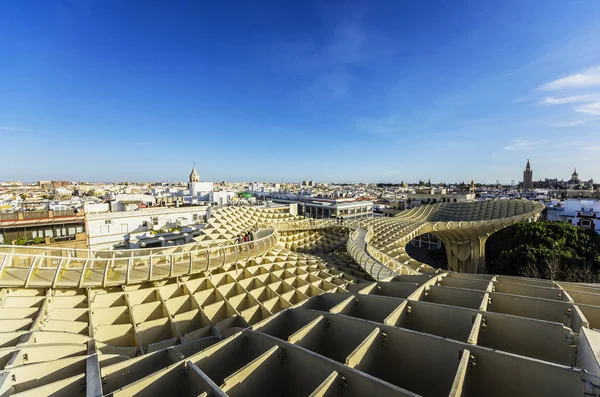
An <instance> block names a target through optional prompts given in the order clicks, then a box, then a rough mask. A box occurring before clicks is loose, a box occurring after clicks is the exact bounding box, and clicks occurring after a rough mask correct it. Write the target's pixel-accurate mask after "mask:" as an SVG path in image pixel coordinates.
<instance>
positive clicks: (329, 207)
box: [273, 198, 373, 219]
mask: <svg viewBox="0 0 600 397" xmlns="http://www.w3.org/2000/svg"><path fill="white" fill-rule="evenodd" d="M273 202H274V203H281V204H297V205H298V215H304V216H305V217H307V218H316V219H326V218H338V219H363V218H370V217H372V216H373V201H372V200H370V199H369V200H364V199H355V198H352V199H322V198H318V199H317V198H315V199H306V200H285V199H273Z"/></svg>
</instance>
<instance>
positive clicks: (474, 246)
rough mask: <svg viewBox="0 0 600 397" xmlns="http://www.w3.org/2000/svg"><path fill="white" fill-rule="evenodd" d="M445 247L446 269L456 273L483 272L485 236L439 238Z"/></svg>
mask: <svg viewBox="0 0 600 397" xmlns="http://www.w3.org/2000/svg"><path fill="white" fill-rule="evenodd" d="M441 240H442V241H443V243H444V246H445V247H446V256H447V258H448V270H451V271H454V272H458V273H475V274H477V273H485V271H486V268H485V242H486V240H487V236H485V237H481V236H478V237H475V238H471V239H469V240H455V239H449V238H441Z"/></svg>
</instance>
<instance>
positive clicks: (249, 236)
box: [235, 232, 254, 244]
mask: <svg viewBox="0 0 600 397" xmlns="http://www.w3.org/2000/svg"><path fill="white" fill-rule="evenodd" d="M250 241H254V233H252V232H246V233H241V234H240V235H238V236H237V237H236V238H235V243H236V244H241V243H248V242H250Z"/></svg>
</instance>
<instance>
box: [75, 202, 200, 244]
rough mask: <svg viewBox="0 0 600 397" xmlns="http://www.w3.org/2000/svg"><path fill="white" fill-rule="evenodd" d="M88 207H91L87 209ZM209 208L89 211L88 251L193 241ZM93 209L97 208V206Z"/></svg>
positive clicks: (87, 224)
mask: <svg viewBox="0 0 600 397" xmlns="http://www.w3.org/2000/svg"><path fill="white" fill-rule="evenodd" d="M87 208H90V207H87ZM208 208H210V207H209V206H194V207H182V208H165V207H154V208H144V209H138V210H135V211H121V212H108V211H106V212H88V213H86V215H85V224H86V231H87V233H88V245H89V248H90V249H124V248H150V247H165V246H171V245H181V244H186V243H189V242H192V240H193V238H194V237H195V236H197V235H199V234H200V230H201V229H202V228H203V227H204V224H205V223H206V214H207V209H208ZM93 209H99V208H96V206H95V207H94V208H93Z"/></svg>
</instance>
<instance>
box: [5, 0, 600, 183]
mask: <svg viewBox="0 0 600 397" xmlns="http://www.w3.org/2000/svg"><path fill="white" fill-rule="evenodd" d="M599 21H600V2H598V1H597V0H589V1H563V0H530V1H523V0H518V1H510V0H503V1H479V0H473V1H452V2H448V1H439V2H438V1H433V0H423V1H399V0H398V1H365V2H349V1H339V2H338V1H326V2H324V1H314V2H311V1H291V0H290V1H274V2H271V3H269V2H260V1H244V2H233V1H231V2H227V1H224V2H220V1H219V2H218V1H210V0H206V1H185V2H183V1H169V2H166V1H164V2H161V1H153V2H147V1H137V2H136V1H126V2H123V1H108V0H107V1H83V0H81V1H60V2H58V1H56V2H54V1H37V2H33V1H25V0H5V1H2V2H0V146H2V151H1V153H2V155H1V158H2V168H1V171H0V180H25V181H34V180H43V179H66V180H97V181H100V180H102V181H109V180H171V179H173V178H174V179H185V178H186V177H187V175H188V173H189V169H190V168H191V164H192V162H196V166H197V168H198V170H199V172H200V177H201V179H202V180H231V181H240V180H268V181H299V180H304V179H314V180H317V181H338V182H400V181H402V180H404V181H417V180H418V179H427V178H431V180H432V181H446V182H450V181H461V180H467V181H468V180H471V179H475V180H477V181H490V182H491V181H495V180H497V179H498V180H500V181H502V182H505V183H507V182H510V180H512V179H515V180H520V179H521V177H522V171H523V168H524V165H525V162H526V160H527V158H530V159H531V163H532V167H533V170H534V179H539V178H542V177H558V178H565V179H568V178H569V176H570V173H571V172H572V169H573V167H574V166H577V169H578V172H579V174H580V176H581V177H582V178H585V179H589V178H591V177H594V178H595V179H600V173H599V166H600V23H599Z"/></svg>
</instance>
